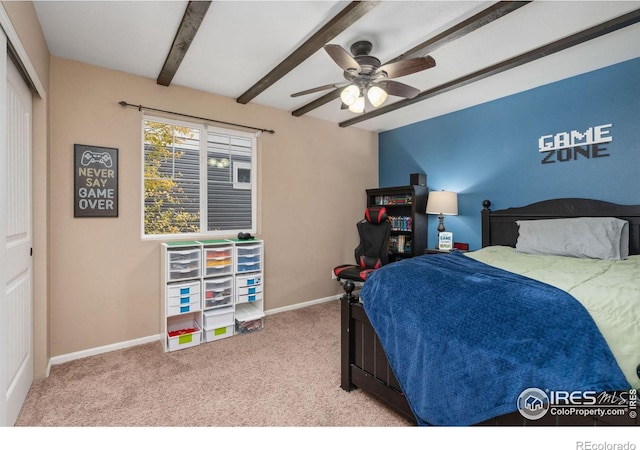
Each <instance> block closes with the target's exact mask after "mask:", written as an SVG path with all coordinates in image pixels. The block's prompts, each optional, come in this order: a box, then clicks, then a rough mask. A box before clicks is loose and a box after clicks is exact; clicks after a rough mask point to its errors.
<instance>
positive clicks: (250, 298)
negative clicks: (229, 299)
mask: <svg viewBox="0 0 640 450" xmlns="http://www.w3.org/2000/svg"><path fill="white" fill-rule="evenodd" d="M262 299H263V297H262V292H258V293H256V294H247V295H238V296H237V297H236V303H251V302H259V301H261V300H262Z"/></svg>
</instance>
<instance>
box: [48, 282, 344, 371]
mask: <svg viewBox="0 0 640 450" xmlns="http://www.w3.org/2000/svg"><path fill="white" fill-rule="evenodd" d="M341 296H342V295H340V294H339V295H333V296H331V297H324V298H318V299H315V300H309V301H308V302H303V303H296V304H295V305H290V306H283V307H282V308H275V309H269V310H266V311H265V312H264V313H265V315H271V314H278V313H281V312H285V311H293V310H294V309H300V308H306V307H307V306H312V305H319V304H320V303H325V302H330V301H332V300H337V299H339V298H340V297H341ZM160 339H162V335H160V334H156V335H154V336H147V337H143V338H139V339H133V340H131V341H125V342H118V343H116V344H111V345H104V346H102V347H95V348H90V349H87V350H81V351H79V352H74V353H67V354H66V355H59V356H54V357H52V358H50V359H49V364H48V365H47V372H46V376H47V377H48V376H49V373H50V371H51V367H52V366H54V365H56V364H62V363H66V362H69V361H73V360H76V359H81V358H86V357H87V356H94V355H99V354H101V353H108V352H112V351H114V350H122V349H124V348H129V347H135V346H136V345H142V344H148V343H150V342H155V341H159V340H160Z"/></svg>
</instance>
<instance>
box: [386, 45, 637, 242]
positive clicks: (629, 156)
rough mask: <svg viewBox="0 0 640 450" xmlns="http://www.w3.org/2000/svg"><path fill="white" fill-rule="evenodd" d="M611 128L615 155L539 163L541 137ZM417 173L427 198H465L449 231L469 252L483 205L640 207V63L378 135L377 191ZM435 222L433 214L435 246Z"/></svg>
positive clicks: (608, 147)
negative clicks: (423, 177) (571, 201)
mask: <svg viewBox="0 0 640 450" xmlns="http://www.w3.org/2000/svg"><path fill="white" fill-rule="evenodd" d="M428 101H438V97H434V98H433V99H431V100H428ZM604 124H612V126H611V127H610V128H609V135H610V136H611V137H612V138H613V140H612V141H611V142H609V143H607V144H604V145H603V144H600V145H599V146H598V147H599V148H600V153H601V154H602V155H605V154H606V155H608V156H602V157H598V158H586V157H584V156H578V157H577V158H576V159H574V158H572V159H570V160H567V161H563V162H561V161H558V154H557V153H556V155H554V156H555V157H554V158H550V160H552V161H555V162H554V163H550V164H542V160H543V158H544V156H545V154H544V153H541V152H540V151H539V150H538V139H539V138H540V137H541V136H545V135H554V134H556V133H561V132H565V131H569V132H570V131H571V130H577V131H581V132H584V131H585V130H586V129H588V128H589V127H594V126H599V125H604ZM567 155H568V153H567V150H565V151H563V152H561V154H560V157H562V158H566V156H567ZM419 172H420V173H426V174H427V186H428V187H429V189H430V190H447V191H455V192H458V209H459V215H458V216H446V217H445V227H446V229H447V231H452V232H453V235H454V241H457V242H468V243H469V244H470V246H471V249H472V250H475V249H478V248H480V246H481V227H480V211H481V210H482V201H483V200H484V199H489V200H490V201H491V203H492V206H491V208H492V209H494V210H495V209H503V208H508V207H512V206H523V205H526V204H529V203H532V202H536V201H540V200H547V199H551V198H560V197H582V198H593V199H598V200H605V201H610V202H614V203H621V204H640V182H639V181H638V178H639V177H638V175H639V174H640V58H636V59H633V60H630V61H626V62H623V63H620V64H616V65H613V66H610V67H606V68H603V69H599V70H596V71H593V72H589V73H586V74H583V75H579V76H576V77H572V78H569V79H566V80H562V81H558V82H555V83H552V84H548V85H545V86H541V87H538V88H535V89H531V90H529V91H525V92H522V93H519V94H514V95H511V96H508V97H504V98H501V99H498V100H495V101H491V102H488V103H483V104H481V105H477V106H474V107H470V108H467V109H464V110H461V111H456V112H453V113H450V114H446V115H442V116H439V117H436V118H433V119H429V120H425V121H423V122H418V123H415V124H412V125H407V126H405V127H401V128H397V129H395V130H391V131H387V132H383V133H380V135H379V185H380V187H389V186H404V185H407V184H408V183H409V175H410V174H412V173H419ZM437 223H438V219H437V217H436V216H429V230H428V245H429V247H434V246H435V244H436V241H437V231H436V226H437Z"/></svg>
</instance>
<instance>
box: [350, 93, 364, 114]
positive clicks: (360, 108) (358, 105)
mask: <svg viewBox="0 0 640 450" xmlns="http://www.w3.org/2000/svg"><path fill="white" fill-rule="evenodd" d="M349 111H351V112H354V113H361V112H364V97H363V96H360V97H358V99H357V100H356V102H355V103H354V104H353V105H351V106H349Z"/></svg>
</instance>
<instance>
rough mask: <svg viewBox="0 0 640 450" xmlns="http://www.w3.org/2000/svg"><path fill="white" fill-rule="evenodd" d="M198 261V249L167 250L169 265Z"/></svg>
mask: <svg viewBox="0 0 640 450" xmlns="http://www.w3.org/2000/svg"><path fill="white" fill-rule="evenodd" d="M199 259H200V249H199V248H194V249H186V250H169V263H170V265H171V264H174V263H176V264H177V263H190V262H192V261H197V260H199Z"/></svg>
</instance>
